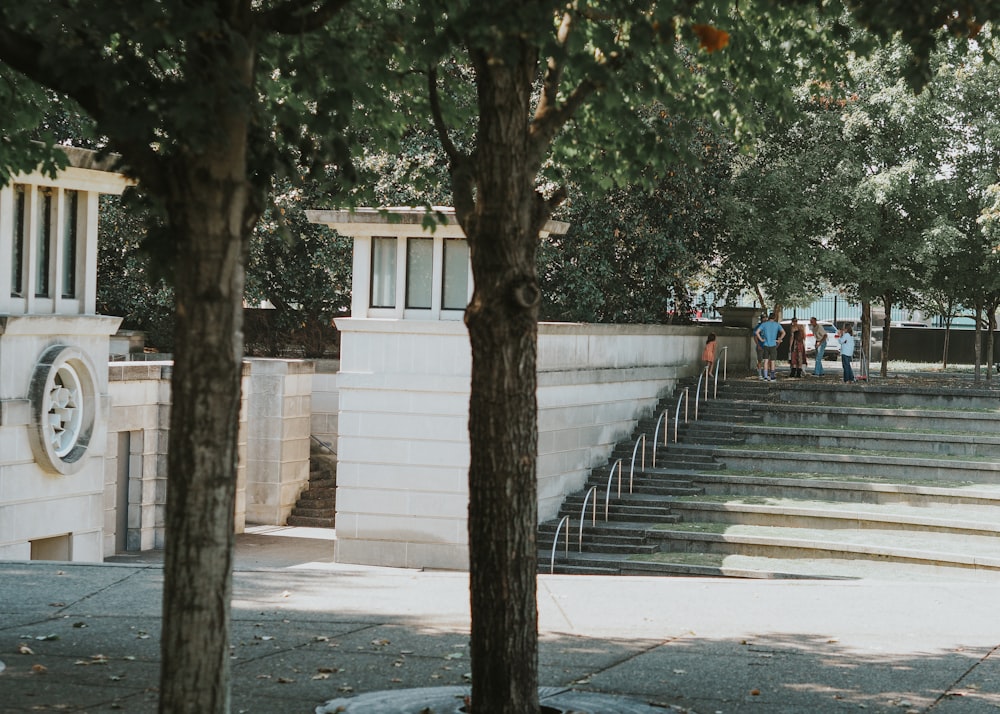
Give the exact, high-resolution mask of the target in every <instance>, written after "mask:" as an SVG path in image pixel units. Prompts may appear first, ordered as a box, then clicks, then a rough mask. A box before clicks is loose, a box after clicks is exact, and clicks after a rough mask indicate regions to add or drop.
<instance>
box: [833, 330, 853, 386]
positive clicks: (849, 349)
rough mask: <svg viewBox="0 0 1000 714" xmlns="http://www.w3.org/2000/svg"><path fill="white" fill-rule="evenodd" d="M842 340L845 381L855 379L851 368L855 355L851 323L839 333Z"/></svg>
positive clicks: (841, 353)
mask: <svg viewBox="0 0 1000 714" xmlns="http://www.w3.org/2000/svg"><path fill="white" fill-rule="evenodd" d="M837 341H838V342H840V362H841V364H843V365H844V382H853V381H854V370H853V369H851V358H852V357H854V331H853V330H852V329H851V326H850V325H846V326H845V327H844V329H842V330H841V331H840V332H838V333H837Z"/></svg>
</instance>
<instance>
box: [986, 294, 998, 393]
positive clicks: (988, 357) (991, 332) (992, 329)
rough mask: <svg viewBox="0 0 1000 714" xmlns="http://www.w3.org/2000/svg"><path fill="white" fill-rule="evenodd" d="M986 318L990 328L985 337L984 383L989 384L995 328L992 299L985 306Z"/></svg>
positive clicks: (991, 377)
mask: <svg viewBox="0 0 1000 714" xmlns="http://www.w3.org/2000/svg"><path fill="white" fill-rule="evenodd" d="M986 319H987V321H988V322H989V328H990V329H989V332H988V333H987V338H986V384H990V383H992V382H993V359H994V357H993V345H994V343H995V342H996V330H997V304H996V303H994V302H992V301H991V302H990V304H989V306H988V307H987V310H986Z"/></svg>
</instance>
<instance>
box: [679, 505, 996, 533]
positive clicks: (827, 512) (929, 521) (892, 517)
mask: <svg viewBox="0 0 1000 714" xmlns="http://www.w3.org/2000/svg"><path fill="white" fill-rule="evenodd" d="M672 509H673V511H674V512H675V513H676V514H678V515H680V516H681V517H682V519H683V521H684V522H699V523H723V524H728V525H736V524H739V525H756V526H779V527H795V528H814V529H815V528H824V529H858V528H875V529H881V530H901V531H906V530H908V531H920V532H924V531H928V532H937V533H955V534H964V535H990V536H1000V501H998V502H997V503H996V505H993V506H980V505H954V504H932V505H920V506H916V505H908V504H898V503H896V504H860V503H848V502H843V501H818V500H813V501H810V500H805V499H796V498H781V497H770V498H761V497H741V496H718V497H715V498H705V497H690V498H683V499H676V500H674V501H673V503H672Z"/></svg>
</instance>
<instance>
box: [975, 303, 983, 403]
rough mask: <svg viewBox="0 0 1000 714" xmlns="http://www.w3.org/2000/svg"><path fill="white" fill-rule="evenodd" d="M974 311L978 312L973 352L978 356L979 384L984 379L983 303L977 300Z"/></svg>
mask: <svg viewBox="0 0 1000 714" xmlns="http://www.w3.org/2000/svg"><path fill="white" fill-rule="evenodd" d="M974 309H975V312H976V338H975V342H974V343H973V344H974V345H975V347H974V349H973V352H974V353H975V355H976V368H975V375H976V377H975V383H976V384H979V381H980V380H981V379H982V377H983V371H982V365H983V301H982V300H980V299H976V304H975V308H974Z"/></svg>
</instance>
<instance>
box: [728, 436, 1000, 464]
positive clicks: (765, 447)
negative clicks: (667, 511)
mask: <svg viewBox="0 0 1000 714" xmlns="http://www.w3.org/2000/svg"><path fill="white" fill-rule="evenodd" d="M873 438H875V437H873ZM715 448H716V450H717V451H765V452H770V453H775V454H824V453H827V451H828V450H827V451H815V450H808V451H805V450H803V449H802V448H801V447H796V446H794V445H791V444H753V445H750V446H748V445H746V444H743V445H740V446H725V445H720V446H716V447H715ZM834 453H836V454H838V455H840V454H847V455H849V456H882V457H887V458H896V459H909V460H922V459H927V460H929V461H970V462H974V463H984V464H993V463H998V462H1000V459H998V458H997V457H992V456H954V455H952V454H933V453H923V452H921V453H919V454H914V453H913V452H909V451H880V450H875V449H851V448H843V449H835V450H834Z"/></svg>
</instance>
